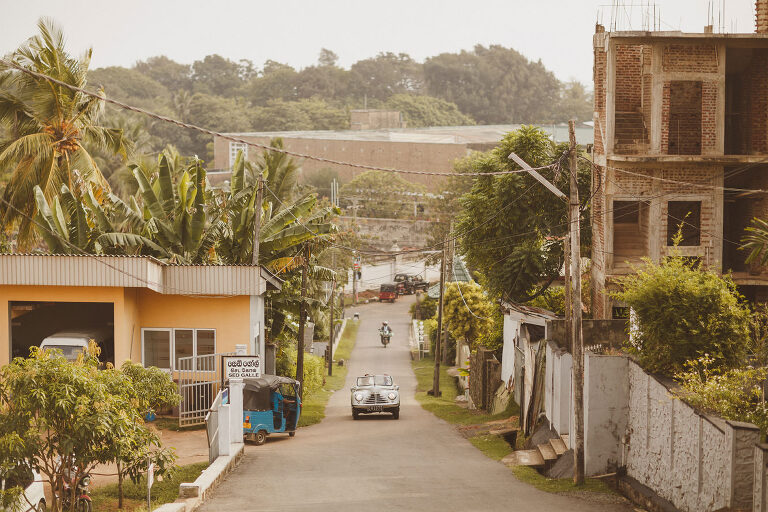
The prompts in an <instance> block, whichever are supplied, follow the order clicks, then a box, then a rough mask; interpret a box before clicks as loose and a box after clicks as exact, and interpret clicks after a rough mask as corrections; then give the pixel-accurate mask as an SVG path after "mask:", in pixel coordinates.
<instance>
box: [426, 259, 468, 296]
mask: <svg viewBox="0 0 768 512" xmlns="http://www.w3.org/2000/svg"><path fill="white" fill-rule="evenodd" d="M451 277H452V278H451V279H448V282H452V283H457V282H461V283H473V282H474V281H475V280H474V279H472V276H471V275H469V270H468V269H467V266H466V265H465V264H464V260H463V259H462V258H461V256H458V255H456V256H454V257H453V276H451ZM427 296H428V297H429V298H430V299H439V298H440V284H439V283H438V284H433V285H432V286H430V287H429V289H428V290H427Z"/></svg>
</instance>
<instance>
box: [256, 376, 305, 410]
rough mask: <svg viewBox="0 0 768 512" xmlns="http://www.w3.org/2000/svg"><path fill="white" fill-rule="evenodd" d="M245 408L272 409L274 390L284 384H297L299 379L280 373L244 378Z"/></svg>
mask: <svg viewBox="0 0 768 512" xmlns="http://www.w3.org/2000/svg"><path fill="white" fill-rule="evenodd" d="M243 383H244V384H245V388H244V389H243V409H244V410H246V411H269V410H270V409H272V399H271V394H272V391H275V390H276V389H278V388H279V387H280V386H281V385H283V384H290V385H292V386H297V385H298V384H299V381H297V380H294V379H291V378H290V377H281V376H279V375H262V376H261V377H259V378H258V379H243Z"/></svg>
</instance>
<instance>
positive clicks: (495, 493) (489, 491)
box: [200, 298, 631, 512]
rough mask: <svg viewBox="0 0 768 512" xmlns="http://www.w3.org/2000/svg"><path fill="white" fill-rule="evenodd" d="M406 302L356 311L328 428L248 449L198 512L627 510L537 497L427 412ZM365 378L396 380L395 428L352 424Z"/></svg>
mask: <svg viewBox="0 0 768 512" xmlns="http://www.w3.org/2000/svg"><path fill="white" fill-rule="evenodd" d="M411 302H412V300H408V299H406V298H403V299H401V300H399V301H398V302H397V303H396V304H375V305H368V306H363V307H360V308H359V309H358V311H359V313H360V318H361V323H360V330H359V332H358V337H357V346H356V347H355V350H354V352H353V353H352V357H351V360H350V361H349V374H348V376H347V383H346V386H345V388H343V389H342V390H341V391H339V392H337V393H334V395H333V396H332V397H331V400H330V402H329V404H328V407H327V409H326V418H325V420H323V421H322V422H321V423H320V424H318V425H314V426H312V427H307V428H303V429H301V430H299V432H298V433H297V434H296V437H294V438H292V439H290V438H288V436H283V435H280V436H275V437H273V438H270V439H268V440H267V443H266V444H265V445H263V446H251V445H249V446H246V452H245V457H244V460H243V461H242V462H241V463H240V465H239V466H238V468H237V469H236V470H235V471H234V472H233V473H232V474H230V475H229V476H228V477H227V479H226V481H224V482H223V483H222V484H221V485H220V486H219V488H217V489H216V490H215V492H214V495H213V497H212V498H211V499H210V500H209V501H207V502H206V503H205V505H203V507H202V508H201V509H200V510H201V511H202V512H214V511H216V512H219V511H223V510H232V511H235V510H237V511H256V510H258V511H281V512H285V511H325V510H327V511H334V512H337V511H355V512H361V511H366V512H368V511H370V512H372V511H380V510H418V511H446V510H462V511H496V510H498V511H505V512H507V511H511V510H513V511H550V510H563V511H607V510H631V509H629V508H624V507H623V506H620V505H615V504H610V505H609V504H605V505H602V504H601V505H596V504H593V503H589V502H586V501H584V500H581V499H578V498H570V497H563V496H557V495H553V494H548V493H544V492H541V491H538V490H537V489H535V488H533V487H531V486H529V485H527V484H524V483H522V482H520V481H518V480H517V479H516V478H515V477H514V475H513V474H512V472H511V471H510V470H509V469H508V468H506V467H504V466H503V465H502V464H500V463H498V462H496V461H493V460H491V459H489V458H487V457H486V456H485V455H483V454H482V453H481V452H480V451H479V450H477V449H476V448H475V447H474V446H472V445H471V444H470V443H469V442H468V441H467V440H466V439H464V438H463V437H461V436H460V435H459V434H458V433H457V432H456V431H455V430H454V428H453V427H452V426H451V425H449V424H447V423H445V422H443V421H442V420H439V419H437V418H435V417H434V416H433V415H432V414H431V413H428V412H426V411H424V410H423V409H422V408H421V407H420V406H419V404H418V402H416V400H415V398H414V393H415V389H416V378H415V377H414V375H413V372H412V371H411V365H410V357H409V354H408V335H407V333H408V322H409V315H408V306H409V304H410V303H411ZM351 315H352V311H348V316H350V317H351ZM385 319H386V320H388V321H389V322H390V325H392V328H393V330H394V337H393V340H392V344H391V345H390V346H389V347H388V348H383V347H382V345H381V343H380V342H379V339H378V336H377V335H376V330H377V328H378V326H379V325H380V324H381V322H382V320H385ZM365 373H389V374H390V375H392V376H393V377H394V378H395V382H396V383H398V384H399V385H400V392H401V394H402V406H401V413H400V419H399V420H393V419H391V416H390V415H371V416H363V417H362V418H361V420H359V421H353V420H352V414H351V410H350V404H349V388H350V387H351V386H352V383H353V382H354V379H355V377H356V376H357V375H360V374H365Z"/></svg>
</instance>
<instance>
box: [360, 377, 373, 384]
mask: <svg viewBox="0 0 768 512" xmlns="http://www.w3.org/2000/svg"><path fill="white" fill-rule="evenodd" d="M357 385H358V386H373V376H372V375H366V376H365V377H358V378H357Z"/></svg>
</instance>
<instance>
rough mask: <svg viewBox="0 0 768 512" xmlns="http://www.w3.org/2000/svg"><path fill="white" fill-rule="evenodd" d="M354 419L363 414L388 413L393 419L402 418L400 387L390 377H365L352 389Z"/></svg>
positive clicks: (351, 398)
mask: <svg viewBox="0 0 768 512" xmlns="http://www.w3.org/2000/svg"><path fill="white" fill-rule="evenodd" d="M350 400H351V402H352V418H353V419H358V418H359V417H360V415H361V414H369V413H376V412H386V413H391V414H392V419H395V420H396V419H398V418H399V417H400V386H395V383H394V381H393V380H392V377H390V376H389V375H364V376H362V377H358V378H357V383H356V384H355V386H354V387H353V388H352V396H351V397H350Z"/></svg>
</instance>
